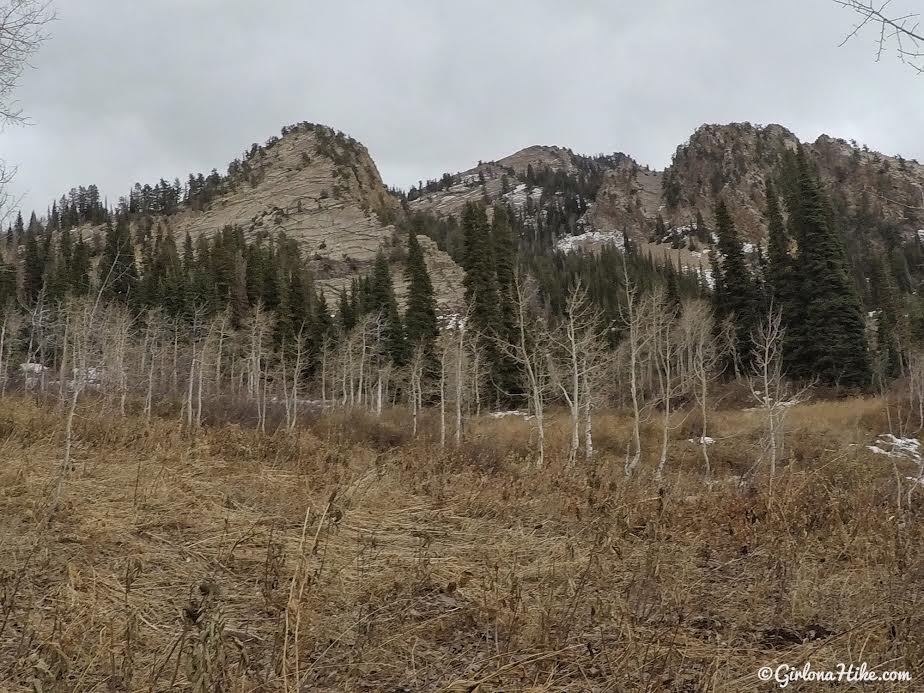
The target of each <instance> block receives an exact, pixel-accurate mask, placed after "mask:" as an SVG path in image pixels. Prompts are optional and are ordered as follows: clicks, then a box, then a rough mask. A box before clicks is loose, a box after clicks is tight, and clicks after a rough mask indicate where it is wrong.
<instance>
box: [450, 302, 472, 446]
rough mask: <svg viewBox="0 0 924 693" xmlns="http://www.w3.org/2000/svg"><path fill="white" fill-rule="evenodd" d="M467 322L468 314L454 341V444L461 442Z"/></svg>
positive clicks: (462, 321) (461, 323) (460, 325)
mask: <svg viewBox="0 0 924 693" xmlns="http://www.w3.org/2000/svg"><path fill="white" fill-rule="evenodd" d="M469 322H470V321H469V316H468V315H466V317H465V319H463V320H460V321H459V324H458V325H457V326H456V342H455V346H456V351H455V366H456V377H455V386H456V395H455V405H456V433H455V435H456V446H459V445H461V444H462V403H463V402H464V400H465V355H466V348H465V347H466V341H465V337H466V333H467V332H468V327H469ZM476 396H477V395H476Z"/></svg>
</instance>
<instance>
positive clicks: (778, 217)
mask: <svg viewBox="0 0 924 693" xmlns="http://www.w3.org/2000/svg"><path fill="white" fill-rule="evenodd" d="M767 227H768V236H767V275H766V281H767V294H768V296H769V297H770V299H771V300H772V301H773V305H774V307H775V308H776V309H777V310H780V311H782V312H783V318H784V324H788V320H789V317H790V315H789V314H790V311H791V310H792V301H793V298H794V293H795V278H794V276H793V266H792V257H791V256H790V254H789V247H790V239H789V235H788V234H787V233H786V225H785V224H784V223H783V213H782V211H781V210H780V201H779V197H777V194H776V188H774V186H773V184H772V183H768V184H767Z"/></svg>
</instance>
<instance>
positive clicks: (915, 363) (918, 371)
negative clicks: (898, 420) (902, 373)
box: [906, 351, 924, 432]
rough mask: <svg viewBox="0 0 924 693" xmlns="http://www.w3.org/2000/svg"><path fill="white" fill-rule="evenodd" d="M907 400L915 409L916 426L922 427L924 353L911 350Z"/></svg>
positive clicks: (923, 410) (923, 414)
mask: <svg viewBox="0 0 924 693" xmlns="http://www.w3.org/2000/svg"><path fill="white" fill-rule="evenodd" d="M906 372H907V376H908V401H909V402H910V404H911V406H912V407H915V408H916V409H917V418H918V428H917V430H918V431H919V432H920V431H921V430H922V429H924V354H922V353H921V352H919V351H913V352H911V353H910V354H909V355H908V363H907V366H906Z"/></svg>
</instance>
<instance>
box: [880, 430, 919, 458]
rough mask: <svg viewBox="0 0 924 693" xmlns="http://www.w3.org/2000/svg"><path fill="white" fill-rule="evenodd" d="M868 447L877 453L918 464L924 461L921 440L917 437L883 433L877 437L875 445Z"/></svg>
mask: <svg viewBox="0 0 924 693" xmlns="http://www.w3.org/2000/svg"><path fill="white" fill-rule="evenodd" d="M866 449H867V450H869V451H870V452H872V453H873V454H875V455H885V456H887V457H897V458H899V459H905V460H911V461H912V462H917V463H918V464H921V463H922V461H924V460H922V457H921V441H919V440H918V439H917V438H899V437H897V436H894V435H892V434H891V433H883V434H882V435H881V436H879V437H878V438H876V442H875V443H874V444H873V445H867V446H866Z"/></svg>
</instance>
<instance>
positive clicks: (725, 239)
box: [713, 201, 759, 365]
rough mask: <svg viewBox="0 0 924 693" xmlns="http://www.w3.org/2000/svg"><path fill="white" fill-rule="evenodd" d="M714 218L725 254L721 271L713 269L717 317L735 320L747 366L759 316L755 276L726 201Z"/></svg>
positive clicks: (740, 357) (739, 347)
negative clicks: (752, 337)
mask: <svg viewBox="0 0 924 693" xmlns="http://www.w3.org/2000/svg"><path fill="white" fill-rule="evenodd" d="M715 221H716V234H717V236H718V249H719V253H720V254H721V256H722V257H721V266H720V267H719V271H718V272H715V268H714V269H713V272H714V274H713V276H714V278H715V292H714V300H715V309H716V316H717V317H718V318H719V319H720V320H722V319H725V318H728V317H732V319H733V320H734V324H735V342H736V344H735V349H736V352H737V357H738V361H739V365H747V364H748V363H750V358H751V347H752V343H751V334H752V332H753V331H754V328H755V327H756V326H757V323H758V319H759V316H758V311H759V305H758V302H757V295H756V289H755V283H754V277H753V276H752V275H751V271H750V269H749V267H748V263H747V260H746V259H745V257H744V249H743V247H742V245H741V240H740V239H739V238H738V232H737V230H736V229H735V223H734V221H732V218H731V215H729V213H728V208H727V207H726V206H725V202H724V201H722V202H719V204H718V205H717V206H716V210H715Z"/></svg>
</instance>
